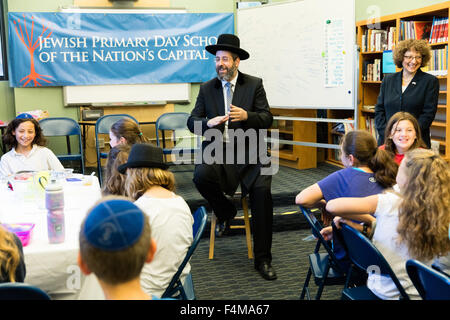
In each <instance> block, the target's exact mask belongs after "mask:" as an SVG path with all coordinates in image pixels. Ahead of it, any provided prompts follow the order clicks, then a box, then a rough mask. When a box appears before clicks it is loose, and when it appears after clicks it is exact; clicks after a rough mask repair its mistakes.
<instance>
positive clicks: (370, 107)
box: [362, 105, 375, 111]
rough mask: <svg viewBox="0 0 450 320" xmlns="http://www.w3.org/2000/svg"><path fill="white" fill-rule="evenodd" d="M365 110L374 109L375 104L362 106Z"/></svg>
mask: <svg viewBox="0 0 450 320" xmlns="http://www.w3.org/2000/svg"><path fill="white" fill-rule="evenodd" d="M362 109H363V110H367V111H374V110H375V106H374V105H370V106H369V105H364V106H362Z"/></svg>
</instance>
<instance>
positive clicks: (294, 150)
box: [270, 108, 317, 169]
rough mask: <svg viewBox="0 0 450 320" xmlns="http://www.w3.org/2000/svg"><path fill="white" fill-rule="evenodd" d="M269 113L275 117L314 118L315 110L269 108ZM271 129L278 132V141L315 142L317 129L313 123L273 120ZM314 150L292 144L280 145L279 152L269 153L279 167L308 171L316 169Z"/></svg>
mask: <svg viewBox="0 0 450 320" xmlns="http://www.w3.org/2000/svg"><path fill="white" fill-rule="evenodd" d="M270 111H271V113H272V114H273V116H275V117H276V116H281V117H311V118H314V117H316V111H315V110H306V109H279V108H271V109H270ZM272 129H277V130H278V134H279V139H280V140H289V141H306V142H313V143H314V142H316V132H317V129H316V124H315V123H314V122H305V121H294V120H274V122H273V124H272ZM316 149H317V148H311V147H306V146H299V145H292V144H284V145H283V144H280V145H279V150H278V151H277V152H276V151H273V150H271V153H272V154H273V155H274V156H278V159H279V164H280V165H283V166H287V167H291V168H295V169H309V168H316V167H317V150H316ZM275 152H276V153H277V154H275Z"/></svg>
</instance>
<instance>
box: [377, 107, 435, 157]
mask: <svg viewBox="0 0 450 320" xmlns="http://www.w3.org/2000/svg"><path fill="white" fill-rule="evenodd" d="M420 132H421V131H420V125H419V122H418V121H417V119H416V118H415V117H414V116H413V115H412V114H410V113H408V112H403V111H401V112H397V113H396V114H394V115H393V116H392V117H391V118H390V119H389V121H388V124H387V125H386V130H385V133H384V136H385V137H386V138H385V141H384V144H383V145H381V146H380V147H379V148H380V149H382V150H386V151H387V153H388V154H389V155H390V156H391V157H392V159H394V160H395V162H396V163H397V164H398V165H400V163H401V162H402V160H403V158H404V156H405V153H406V152H408V151H410V150H414V149H416V148H426V145H425V142H423V140H422V134H421V133H420Z"/></svg>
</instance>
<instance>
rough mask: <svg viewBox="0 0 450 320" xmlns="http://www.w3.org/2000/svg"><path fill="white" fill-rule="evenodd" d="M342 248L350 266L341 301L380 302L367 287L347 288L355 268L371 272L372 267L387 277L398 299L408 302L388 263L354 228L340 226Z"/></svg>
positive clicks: (407, 297) (344, 225)
mask: <svg viewBox="0 0 450 320" xmlns="http://www.w3.org/2000/svg"><path fill="white" fill-rule="evenodd" d="M340 233H341V236H342V239H343V241H344V243H343V244H344V246H345V248H346V250H347V252H348V255H349V257H350V260H351V261H352V266H351V268H350V270H349V271H348V273H347V281H346V284H345V288H344V290H343V291H342V300H380V298H378V297H377V296H376V295H375V294H374V293H372V291H370V289H369V288H368V287H367V286H365V285H364V286H358V287H351V288H349V280H350V278H351V276H352V271H353V269H354V268H355V267H357V268H359V269H360V270H366V271H368V270H371V268H373V266H377V268H379V272H380V274H382V275H386V276H389V277H390V278H391V279H392V281H393V282H394V284H395V286H396V287H397V290H398V291H399V292H400V299H403V300H409V296H408V295H407V293H406V292H405V289H404V288H403V286H402V285H401V284H400V281H399V280H398V278H397V276H396V275H395V273H394V271H392V269H391V267H390V265H389V263H388V262H387V261H386V259H385V258H384V257H383V255H382V254H381V253H380V251H378V249H377V248H376V247H375V246H374V245H373V244H372V242H370V240H369V239H367V238H366V237H365V236H364V235H363V234H362V233H360V232H359V231H357V230H355V229H354V228H352V227H350V226H348V225H346V224H342V228H341V229H340Z"/></svg>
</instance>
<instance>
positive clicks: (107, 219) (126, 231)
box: [82, 199, 145, 251]
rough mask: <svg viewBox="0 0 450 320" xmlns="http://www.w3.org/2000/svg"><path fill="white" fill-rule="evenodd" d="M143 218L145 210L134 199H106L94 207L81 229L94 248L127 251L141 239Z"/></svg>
mask: <svg viewBox="0 0 450 320" xmlns="http://www.w3.org/2000/svg"><path fill="white" fill-rule="evenodd" d="M144 221H145V220H144V213H143V212H142V210H141V209H139V208H138V207H137V206H136V205H135V204H133V203H132V202H131V201H128V200H122V199H114V200H107V201H104V202H102V203H100V204H98V205H97V206H96V207H94V208H93V209H92V211H91V212H90V213H89V215H88V217H87V218H86V221H85V223H84V229H83V230H82V232H83V233H84V236H85V238H86V239H87V241H88V242H89V243H90V244H91V245H92V246H93V247H96V248H98V249H101V250H106V251H118V250H124V249H127V248H129V247H131V246H132V245H133V244H135V243H136V242H137V241H138V240H139V238H140V237H141V234H142V232H143V230H144Z"/></svg>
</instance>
